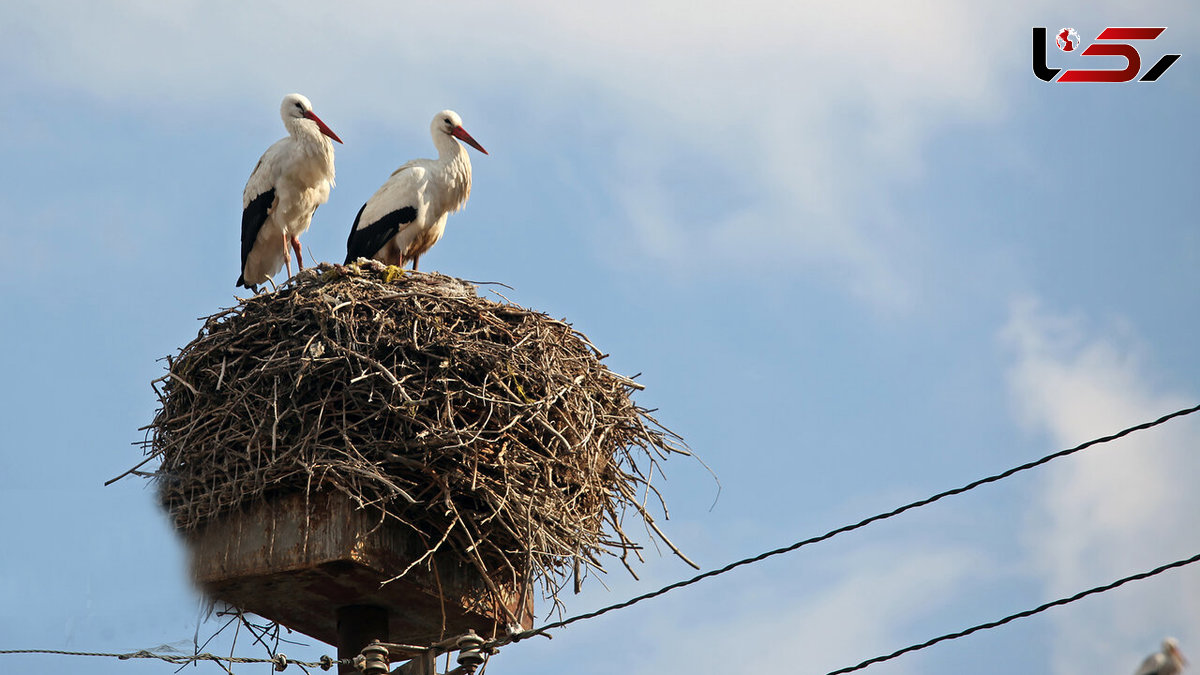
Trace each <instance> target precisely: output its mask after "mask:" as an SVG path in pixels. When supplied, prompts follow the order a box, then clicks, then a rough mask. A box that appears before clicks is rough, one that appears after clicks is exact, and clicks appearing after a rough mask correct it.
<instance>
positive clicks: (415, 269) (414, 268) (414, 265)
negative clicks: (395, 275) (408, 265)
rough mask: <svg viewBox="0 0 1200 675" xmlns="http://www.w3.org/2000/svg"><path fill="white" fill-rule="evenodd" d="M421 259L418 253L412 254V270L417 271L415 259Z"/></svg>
mask: <svg viewBox="0 0 1200 675" xmlns="http://www.w3.org/2000/svg"><path fill="white" fill-rule="evenodd" d="M420 259H421V256H420V254H418V255H414V256H413V271H414V272H416V271H417V261H418V260H420Z"/></svg>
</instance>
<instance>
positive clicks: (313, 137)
mask: <svg viewBox="0 0 1200 675" xmlns="http://www.w3.org/2000/svg"><path fill="white" fill-rule="evenodd" d="M279 116H280V117H282V118H283V126H285V127H287V130H288V135H287V137H285V138H281V139H279V140H278V141H275V143H274V144H272V145H271V147H269V148H267V151H266V152H264V153H263V156H262V157H260V158H259V160H258V165H257V166H255V167H254V171H253V172H251V174H250V180H248V181H246V190H245V191H244V192H243V193H242V274H241V276H239V277H238V280H237V285H238V286H245V287H246V288H249V289H252V290H253V289H256V288H257V287H258V285H259V284H261V283H263V282H265V281H267V280H268V279H270V278H271V277H273V276H275V274H276V273H277V272H279V268H280V267H282V266H283V265H287V269H288V276H289V277H290V276H291V275H292V264H291V256H289V255H288V247H289V246H291V248H292V250H293V251H295V252H296V262H297V263H299V265H300V269H304V256H303V255H301V253H300V239H299V237H300V234H302V233H303V232H304V231H305V230H307V229H308V226H309V224H310V223H312V216H313V212H314V211H316V210H317V207H318V206H320V205H321V204H324V203H325V202H326V201H327V200H328V199H329V190H330V188H332V187H333V143H330V142H329V139H330V138H332V139H333V140H335V141H337V142H338V143H341V142H342V139H340V138H338V136H337V134H335V133H333V131H332V130H331V129H330V128H329V127H327V126H325V123H324V122H322V121H321V118H319V117H317V116H316V115H315V114H314V113H313V110H312V103H309V101H308V99H307V98H305V97H303V96H301V95H300V94H288V95H287V96H284V97H283V103H282V104H280V106H279Z"/></svg>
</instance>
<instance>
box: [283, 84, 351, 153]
mask: <svg viewBox="0 0 1200 675" xmlns="http://www.w3.org/2000/svg"><path fill="white" fill-rule="evenodd" d="M279 116H280V117H282V118H283V124H284V126H286V127H287V128H288V129H291V128H292V125H293V124H296V123H297V122H300V120H308V121H310V122H312V123H313V124H315V125H316V127H317V131H320V132H321V133H323V134H325V135H326V136H328V137H330V138H332V139H333V140H335V141H337V142H338V143H341V142H342V139H340V138H338V135H337V134H335V133H333V130H332V129H330V128H329V127H327V126H325V123H324V122H322V121H321V118H320V117H317V115H316V113H314V112H313V109H312V103H310V102H309V100H308V98H306V97H305V96H304V95H303V94H288V95H287V96H284V97H283V103H281V104H279ZM300 123H301V124H303V122H300Z"/></svg>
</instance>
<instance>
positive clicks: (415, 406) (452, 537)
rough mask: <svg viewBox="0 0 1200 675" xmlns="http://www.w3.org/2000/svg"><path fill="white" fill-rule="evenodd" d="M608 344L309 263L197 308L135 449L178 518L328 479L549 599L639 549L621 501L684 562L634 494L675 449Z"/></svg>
mask: <svg viewBox="0 0 1200 675" xmlns="http://www.w3.org/2000/svg"><path fill="white" fill-rule="evenodd" d="M603 357H604V355H603V354H602V353H600V352H599V350H597V349H596V348H595V347H594V346H593V345H592V343H591V342H590V341H589V340H588V339H587V337H586V336H584V335H582V334H581V333H579V332H578V331H576V330H574V329H573V328H572V327H571V326H570V325H569V324H567V323H565V322H563V321H558V320H554V319H551V318H549V317H547V316H545V315H544V314H540V313H538V312H534V311H531V310H528V309H524V308H521V307H518V306H516V305H513V304H511V303H508V302H494V301H492V300H488V299H485V298H481V297H479V296H478V294H477V292H476V289H475V287H474V286H473V285H471V284H469V283H466V282H463V281H460V280H457V279H453V278H450V277H445V276H442V275H438V274H419V273H407V274H405V273H400V272H399V270H397V269H396V268H384V267H382V266H380V265H378V264H376V263H366V262H364V263H361V264H354V265H350V266H341V265H327V264H322V265H321V266H319V267H318V268H316V269H309V270H305V271H304V272H302V273H300V274H299V275H297V276H296V278H294V279H293V280H292V281H290V282H289V283H288V284H286V285H284V286H283V287H281V288H280V289H279V290H277V291H276V292H273V293H264V294H261V295H256V296H254V297H252V298H248V299H245V300H242V301H241V302H240V303H239V305H238V306H236V307H233V308H230V309H227V310H223V311H221V312H219V313H217V314H215V315H213V316H211V317H209V318H208V319H207V320H206V321H205V323H204V327H203V328H202V329H201V330H200V333H199V335H198V336H197V338H196V339H195V340H194V341H193V342H192V343H191V344H189V345H187V346H186V347H184V348H183V349H182V350H181V351H180V353H179V354H178V355H176V356H175V357H173V358H169V359H168V372H167V375H165V376H164V377H163V378H160V380H156V381H155V383H154V388H155V391H156V392H157V393H158V395H159V399H160V403H161V409H160V410H159V411H158V413H157V415H156V416H155V418H154V422H153V423H152V424H151V425H150V427H149V428H148V429H149V431H148V435H147V440H146V443H145V446H146V452H147V453H148V454H149V455H150V456H151V457H152V458H154V457H157V458H161V460H162V461H161V465H160V467H159V469H158V472H157V473H156V474H155V476H156V478H157V481H158V490H159V498H160V500H161V502H162V504H163V505H164V506H165V507H166V508H167V509H168V511H169V512H170V513H171V515H172V517H173V518H174V522H175V525H176V527H177V528H179V529H180V530H182V531H190V530H193V529H195V528H197V527H200V526H201V525H203V524H204V523H206V522H208V521H209V520H211V519H213V518H216V517H219V516H221V515H223V514H226V513H229V512H232V511H235V510H237V509H241V508H244V507H247V506H249V505H250V504H252V503H254V502H257V501H259V500H265V499H270V498H271V497H272V496H273V495H280V494H290V493H305V494H307V493H309V492H313V491H338V492H341V493H343V494H345V495H347V496H349V497H350V498H351V499H353V500H354V501H355V502H356V503H358V504H360V505H363V506H364V507H365V508H366V507H370V508H375V509H378V510H379V511H380V512H381V514H382V515H381V517H382V518H391V519H394V520H395V521H397V522H399V523H402V524H403V525H404V526H406V527H409V528H411V529H413V530H415V531H416V532H418V533H419V534H420V535H421V537H422V538H423V540H424V541H427V542H430V546H429V551H428V553H427V558H426V560H428V558H432V557H433V556H453V557H454V558H455V559H456V560H458V561H460V562H462V563H464V564H466V565H470V566H473V567H476V568H478V569H480V570H481V572H482V573H483V574H484V577H485V580H486V582H487V583H488V585H489V586H492V587H495V585H496V584H500V585H505V584H508V585H511V584H513V583H514V582H515V583H529V581H528V580H530V579H531V580H532V582H534V583H538V584H539V585H540V586H541V588H542V589H543V595H544V596H545V597H546V598H547V599H551V600H554V601H556V602H557V597H556V593H557V591H558V590H559V589H561V588H563V587H565V582H566V581H567V580H568V579H569V578H571V577H574V579H575V584H576V585H578V583H579V581H580V578H581V577H583V576H586V575H587V573H588V572H589V571H592V570H595V571H597V572H603V571H604V570H603V567H602V566H601V561H602V559H603V557H604V556H606V555H607V556H613V557H616V558H618V559H619V560H620V561H621V562H622V564H624V565H625V566H626V567H628V556H629V554H630V552H632V553H633V554H634V555H635V556H638V557H640V554H639V551H640V549H641V546H640V545H639V544H637V543H636V542H634V541H632V540H630V539H629V538H628V537H627V536H626V534H625V532H624V530H623V528H622V526H621V525H622V521H623V517H624V515H625V514H626V513H634V514H637V515H638V516H640V518H641V520H642V521H643V522H644V523H645V524H646V525H648V526H649V528H650V531H651V532H653V535H654V536H657V537H659V538H661V539H663V541H664V542H665V543H666V544H667V546H668V547H669V548H670V549H671V550H672V551H674V552H675V553H676V554H677V555H679V556H680V557H681V558H683V554H682V553H680V552H679V550H678V549H677V548H676V547H675V546H674V545H673V544H671V543H670V542H669V541H666V538H665V536H664V535H663V534H662V532H661V531H660V530H659V529H658V527H657V526H656V524H655V522H654V518H653V517H652V515H651V514H650V513H649V512H648V511H647V510H646V508H647V507H646V506H645V503H646V499H647V497H648V496H649V495H651V494H654V496H655V497H656V500H661V497H660V496H659V495H657V490H655V489H654V488H653V487H651V486H650V485H649V482H648V481H649V478H650V477H651V476H652V475H653V474H654V471H655V470H656V469H657V468H658V467H657V463H658V462H659V461H661V460H663V459H665V458H667V457H668V456H670V455H671V454H688V453H687V450H686V447H685V446H684V445H683V443H682V441H681V440H680V439H679V438H678V437H677V436H676V435H674V434H673V433H671V432H670V431H669V430H667V429H665V428H664V427H662V426H661V425H659V424H658V423H657V422H656V421H655V420H654V419H653V418H652V417H651V416H650V415H649V411H647V410H645V409H643V408H641V407H639V406H638V405H636V404H635V403H634V402H633V401H632V400H631V398H630V393H631V392H632V391H633V390H635V389H641V385H640V384H637V383H636V382H634V381H633V380H631V379H630V378H627V377H624V376H621V375H618V374H616V373H613V372H611V371H609V370H608V368H606V367H605V366H604V365H602V363H601V359H602V358H603ZM638 462H640V463H641V464H640V466H639V464H638ZM663 515H664V517H665V512H664V514H663ZM684 560H686V558H684ZM417 562H420V561H417ZM414 564H415V563H414ZM422 564H428V563H427V562H424V563H422ZM407 571H408V570H403V571H402V572H401V573H403V572H407ZM630 571H631V572H632V569H631V568H630ZM522 579H526V580H527V581H525V582H522V581H521V580H522Z"/></svg>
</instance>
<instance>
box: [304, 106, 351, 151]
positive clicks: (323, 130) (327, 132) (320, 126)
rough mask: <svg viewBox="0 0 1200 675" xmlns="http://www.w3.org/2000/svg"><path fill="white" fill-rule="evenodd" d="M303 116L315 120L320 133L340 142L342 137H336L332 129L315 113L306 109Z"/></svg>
mask: <svg viewBox="0 0 1200 675" xmlns="http://www.w3.org/2000/svg"><path fill="white" fill-rule="evenodd" d="M304 116H305V117H307V118H308V119H310V120H312V121H314V122H316V123H317V128H318V129H320V130H321V133H323V134H325V135H326V136H328V137H330V138H332V139H333V140H335V141H337V142H338V143H341V142H342V139H340V138H338V135H337V134H335V133H333V129H330V128H329V127H328V126H326V125H325V123H324V122H322V121H321V118H320V117H317V114H316V113H314V112H313V111H311V110H307V111H305V113H304ZM343 145H345V144H344V143H343Z"/></svg>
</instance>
